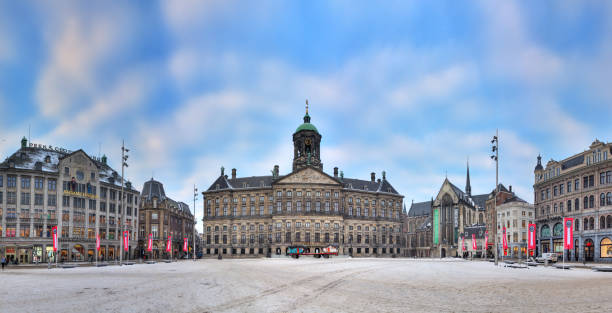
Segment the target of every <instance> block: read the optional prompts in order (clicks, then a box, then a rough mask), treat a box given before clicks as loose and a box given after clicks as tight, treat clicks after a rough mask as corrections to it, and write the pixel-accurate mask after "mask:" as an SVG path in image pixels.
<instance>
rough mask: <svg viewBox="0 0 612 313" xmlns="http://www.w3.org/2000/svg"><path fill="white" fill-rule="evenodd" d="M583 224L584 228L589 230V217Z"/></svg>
mask: <svg viewBox="0 0 612 313" xmlns="http://www.w3.org/2000/svg"><path fill="white" fill-rule="evenodd" d="M582 225H583V226H582V227H583V228H584V230H589V219H588V218H586V217H585V218H584V224H582Z"/></svg>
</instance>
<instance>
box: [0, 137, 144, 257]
mask: <svg viewBox="0 0 612 313" xmlns="http://www.w3.org/2000/svg"><path fill="white" fill-rule="evenodd" d="M138 198H139V192H138V191H137V190H135V189H133V188H132V184H131V183H130V182H128V181H126V182H125V207H126V210H125V216H126V217H125V218H126V220H125V224H126V230H127V231H129V234H130V235H129V237H130V240H131V243H130V247H129V248H130V250H129V252H128V253H129V256H133V252H134V250H135V247H136V244H135V243H136V241H137V240H138V234H137V232H136V229H138V228H137V227H138V219H137V216H138ZM120 199H121V176H120V175H119V174H118V173H117V171H115V170H114V169H112V168H111V167H110V166H108V164H107V159H106V156H103V157H102V158H101V159H97V158H95V157H92V156H90V155H88V154H86V153H85V152H84V151H83V150H76V151H68V150H65V149H61V148H58V147H52V146H43V145H38V144H32V143H30V145H29V146H28V143H27V139H25V138H23V139H22V141H21V148H20V149H19V150H17V152H15V153H14V154H12V155H11V156H10V157H8V158H7V159H6V160H5V161H4V162H2V163H0V220H1V223H0V238H1V239H0V255H4V256H6V257H7V258H8V259H9V260H11V261H17V262H19V263H32V262H47V261H48V260H51V261H55V259H54V258H53V257H51V258H50V259H49V258H48V256H49V253H50V252H52V251H53V242H52V237H51V231H52V228H53V227H54V226H57V232H58V235H59V248H58V249H59V253H60V259H59V260H66V261H86V260H93V259H94V258H95V248H96V233H99V234H100V238H101V249H100V252H99V259H102V260H104V259H114V258H116V257H118V250H119V247H120V242H119V239H120V238H121V236H120V231H121V213H122V207H121V203H120Z"/></svg>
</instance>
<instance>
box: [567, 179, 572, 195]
mask: <svg viewBox="0 0 612 313" xmlns="http://www.w3.org/2000/svg"><path fill="white" fill-rule="evenodd" d="M570 192H572V182H569V181H568V182H567V193H570Z"/></svg>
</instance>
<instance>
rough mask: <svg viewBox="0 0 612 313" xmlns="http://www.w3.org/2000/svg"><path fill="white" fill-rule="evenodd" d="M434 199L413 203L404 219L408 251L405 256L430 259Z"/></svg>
mask: <svg viewBox="0 0 612 313" xmlns="http://www.w3.org/2000/svg"><path fill="white" fill-rule="evenodd" d="M432 205H433V199H431V201H425V202H416V203H415V202H412V204H411V205H410V210H408V213H407V214H406V216H405V217H404V228H405V236H406V251H405V253H404V256H407V257H419V258H428V257H430V256H431V246H432V238H433V237H432V224H431V223H432V220H431V212H432Z"/></svg>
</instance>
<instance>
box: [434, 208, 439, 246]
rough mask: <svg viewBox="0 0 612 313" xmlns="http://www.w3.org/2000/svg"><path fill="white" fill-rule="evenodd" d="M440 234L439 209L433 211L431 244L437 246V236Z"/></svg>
mask: <svg viewBox="0 0 612 313" xmlns="http://www.w3.org/2000/svg"><path fill="white" fill-rule="evenodd" d="M439 232H440V209H434V211H433V243H434V245H437V244H438V234H439Z"/></svg>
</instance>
